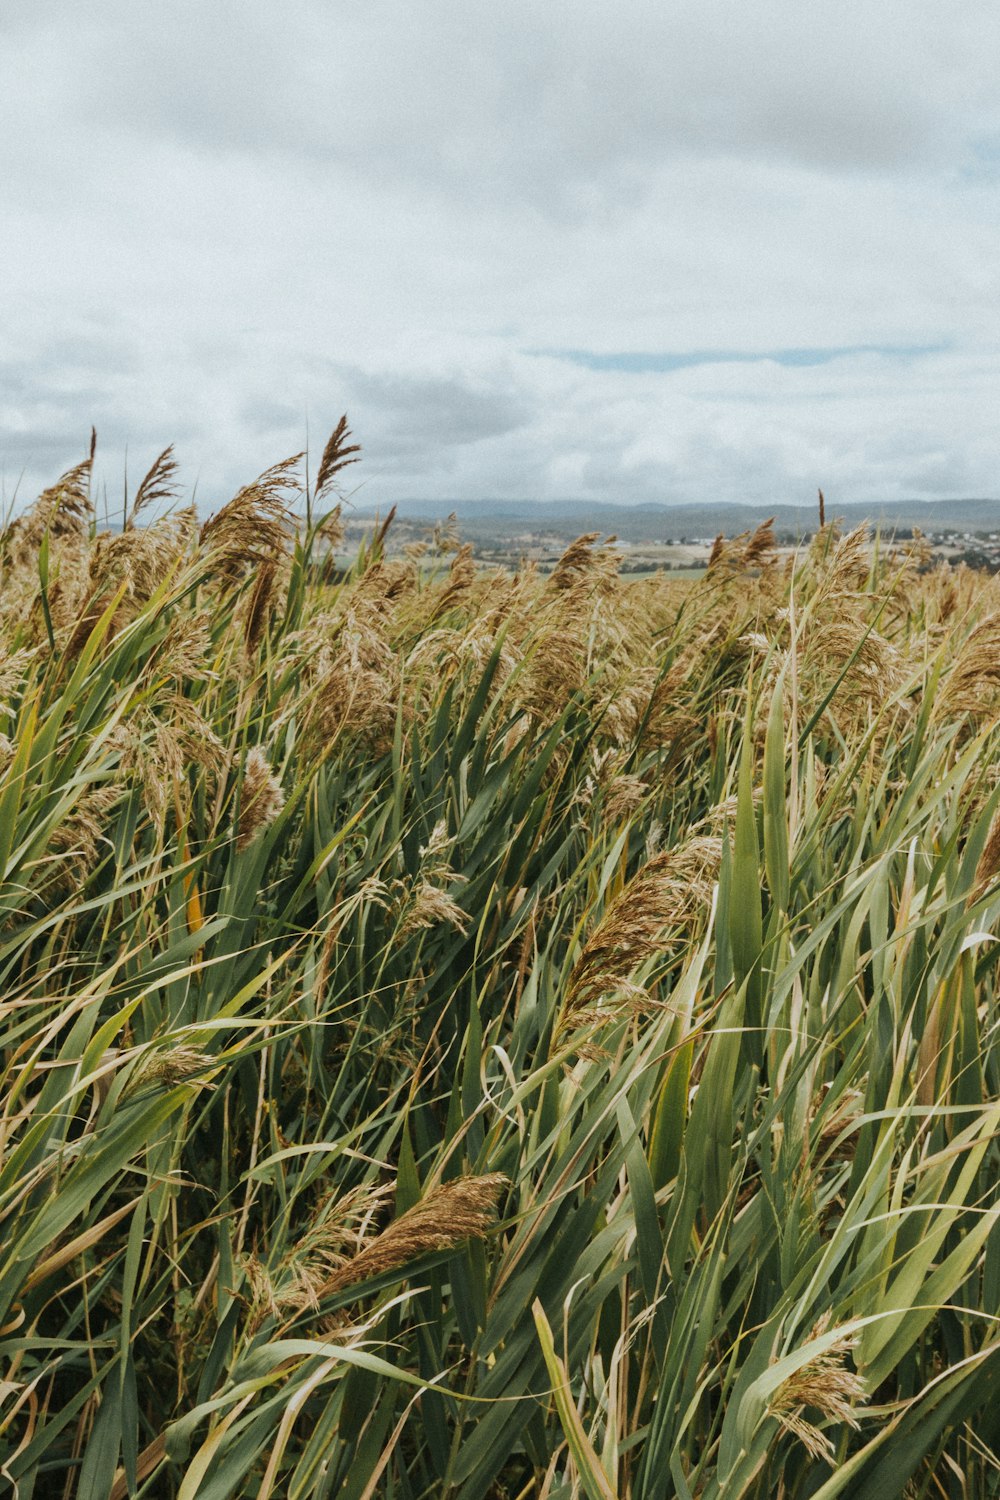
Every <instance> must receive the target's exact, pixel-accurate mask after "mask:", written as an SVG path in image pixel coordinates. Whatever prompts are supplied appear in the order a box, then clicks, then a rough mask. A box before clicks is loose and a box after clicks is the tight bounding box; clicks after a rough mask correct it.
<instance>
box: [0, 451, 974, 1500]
mask: <svg viewBox="0 0 1000 1500" xmlns="http://www.w3.org/2000/svg"><path fill="white" fill-rule="evenodd" d="M356 456H357V452H356V449H355V448H354V446H353V445H352V444H351V443H350V442H349V434H348V432H347V430H346V424H344V423H342V424H341V425H340V426H339V427H338V429H337V431H336V432H335V433H334V435H333V437H332V438H331V441H330V443H329V444H328V446H327V449H326V452H325V454H324V456H323V461H322V463H321V464H320V466H319V470H318V473H317V475H316V480H315V483H313V484H312V485H311V486H310V487H309V488H308V489H306V487H305V484H304V481H303V480H302V478H301V476H302V473H303V467H302V464H301V463H299V462H296V461H292V460H289V461H288V462H287V463H285V464H279V465H277V466H276V467H275V468H274V469H272V470H270V471H268V473H266V474H265V475H263V476H261V478H260V479H259V480H257V481H255V482H254V483H252V484H250V485H248V486H247V488H246V489H244V490H242V491H241V492H240V493H239V494H238V495H237V496H236V497H235V499H233V500H232V501H230V502H229V504H227V505H226V506H224V507H223V508H222V509H221V510H219V511H217V512H216V514H215V515H214V516H213V517H212V518H211V519H209V520H208V521H207V522H205V523H204V524H203V525H201V526H200V528H199V525H198V522H197V520H196V518H195V517H194V515H193V513H191V512H190V511H185V510H182V509H171V508H170V507H171V496H172V494H173V492H174V485H175V477H176V476H175V471H174V465H173V459H172V457H171V455H170V453H169V450H168V452H167V453H166V454H164V455H163V456H162V457H161V459H160V460H158V461H157V464H156V465H154V467H153V470H152V471H151V473H150V474H149V475H148V476H147V478H146V480H144V481H143V484H142V486H141V487H140V488H139V490H138V491H137V492H136V494H135V496H134V497H133V499H132V500H131V502H130V503H129V504H128V507H127V510H126V513H125V515H124V517H123V529H121V530H119V531H117V532H115V533H103V534H102V533H99V532H98V530H97V528H96V524H95V521H94V516H93V510H92V506H91V500H90V493H89V480H90V466H91V463H92V457H93V455H91V458H90V459H88V460H86V461H85V462H84V463H83V464H81V465H80V466H79V467H78V468H77V469H75V470H73V471H72V472H70V473H69V474H67V475H65V476H64V477H63V479H62V480H61V481H60V482H59V483H58V484H57V485H55V486H54V487H53V489H51V490H49V491H47V492H46V493H45V494H44V495H43V496H42V497H41V498H40V500H39V501H38V502H37V503H36V505H35V506H34V507H33V508H32V509H31V510H29V511H27V512H26V513H25V514H24V515H23V516H22V517H20V518H19V519H18V520H16V521H14V522H12V523H11V524H9V525H8V527H7V529H6V531H5V532H4V535H3V550H2V568H3V584H2V590H0V622H2V637H0V639H2V659H0V704H2V706H3V710H4V713H5V715H6V719H5V721H4V724H3V729H4V735H3V737H2V738H0V767H2V769H0V875H2V882H3V884H2V906H3V910H2V917H0V921H2V926H0V981H2V982H0V1344H2V1361H0V1482H2V1483H5V1484H6V1486H7V1489H6V1490H5V1491H4V1493H8V1492H9V1493H10V1494H11V1495H14V1496H17V1497H19V1500H32V1497H34V1500H49V1497H63V1496H65V1497H74V1500H108V1497H109V1496H111V1497H113V1500H124V1497H125V1496H145V1497H150V1500H153V1497H155V1500H160V1497H167V1500H196V1497H197V1500H225V1497H244V1496H245V1497H255V1500H266V1497H279V1496H280V1497H288V1500H319V1497H337V1500H370V1497H375V1496H384V1497H393V1500H430V1497H444V1500H560V1497H561V1500H570V1497H577V1496H580V1497H586V1500H612V1497H626V1500H672V1497H677V1500H694V1497H698V1500H743V1497H747V1500H771V1497H783V1500H806V1497H811V1500H833V1497H834V1496H844V1497H848V1500H891V1497H894V1496H900V1497H903V1496H906V1497H927V1500H932V1497H945V1496H947V1497H952V1496H954V1497H987V1496H996V1495H1000V1458H998V1457H997V1454H998V1452H1000V1402H998V1396H1000V1359H998V1358H997V1354H998V1352H1000V1322H998V1320H1000V1171H998V1168H1000V1150H998V1129H1000V1037H998V1025H997V1023H998V1013H997V1003H996V988H997V962H998V960H997V948H996V937H995V936H994V932H993V929H994V928H995V927H996V924H997V918H998V916H1000V815H998V814H1000V775H998V764H1000V762H998V752H1000V727H998V726H1000V585H997V584H995V583H993V582H992V581H991V580H989V579H985V578H982V577H979V576H977V575H975V574H973V573H970V572H968V571H966V570H963V569H956V570H949V569H937V570H934V571H930V572H928V571H926V569H925V568H924V566H923V565H924V562H925V558H924V556H923V554H922V552H921V548H920V544H919V543H917V544H915V545H914V546H913V547H912V548H911V550H910V551H909V552H906V551H905V550H904V551H902V552H898V553H897V554H895V555H893V556H891V557H888V556H884V557H881V558H880V557H879V556H877V555H873V554H872V550H871V548H870V547H869V544H868V538H867V534H866V532H865V531H864V528H860V529H859V530H857V531H854V532H848V533H846V534H841V532H840V531H839V530H838V528H837V527H836V526H835V525H830V526H825V527H824V528H823V529H822V530H820V531H819V533H818V534H817V536H816V537H815V539H814V540H813V542H812V543H811V545H810V546H809V548H808V549H804V550H803V551H802V552H800V553H799V554H797V555H795V556H789V557H783V558H780V559H779V558H778V556H777V554H776V552H775V549H774V547H773V539H772V537H771V534H770V533H769V531H768V529H767V528H766V527H761V528H759V529H758V530H757V531H756V532H754V533H752V534H750V535H746V536H743V537H740V538H736V539H735V540H731V541H729V542H726V543H724V544H719V545H718V546H717V547H716V548H715V549H714V552H713V557H712V561H711V564H710V566H709V567H708V568H707V570H705V571H704V573H703V574H702V575H701V576H700V577H699V578H697V579H693V580H685V581H681V580H672V579H670V578H669V577H667V576H657V577H651V578H644V579H635V580H629V579H627V578H625V577H623V576H621V575H620V574H619V571H618V562H617V558H616V555H615V553H614V551H613V549H612V548H609V547H606V546H603V545H601V542H600V538H599V537H597V536H587V537H583V538H581V539H580V540H578V541H576V542H574V543H573V544H572V545H570V546H569V547H568V549H567V550H566V552H565V554H564V556H563V557H562V559H561V560H560V561H559V563H558V564H557V566H556V567H555V568H554V569H553V570H552V571H551V572H550V573H547V574H541V573H537V572H535V571H534V570H533V569H531V568H530V567H529V568H527V569H525V570H522V571H521V572H514V573H512V572H506V571H499V570H498V571H496V572H492V571H486V570H483V569H477V568H476V567H475V565H474V564H473V561H472V559H471V557H470V554H469V551H468V550H467V549H464V548H461V547H460V546H458V545H457V543H455V542H453V541H452V540H451V539H450V538H448V537H442V538H441V551H440V555H435V556H434V557H433V558H429V557H428V556H424V557H422V558H420V559H416V558H414V559H403V560H397V561H392V560H390V559H389V558H387V556H386V555H385V547H386V535H385V532H384V529H383V528H379V529H377V530H375V531H373V532H372V533H371V534H370V535H369V536H368V538H367V539H366V541H365V542H364V544H363V546H362V547H361V549H360V551H359V553H358V555H357V557H356V560H355V561H354V562H353V563H352V564H351V566H350V568H349V569H347V570H346V571H345V570H341V571H339V572H338V571H337V570H335V568H334V566H333V564H334V561H335V559H336V556H337V546H338V537H339V533H338V527H339V524H340V518H339V514H338V508H337V503H336V502H337V498H338V485H339V484H340V481H341V476H342V473H343V469H344V467H345V465H346V464H347V463H349V462H352V461H354V460H355V459H356ZM293 508H294V509H295V511H296V513H297V514H299V515H302V514H304V515H305V517H306V519H305V521H304V522H301V523H300V524H298V525H297V526H293V524H292V519H291V511H292V509H293ZM164 512H166V513H165V514H163V513H164Z"/></svg>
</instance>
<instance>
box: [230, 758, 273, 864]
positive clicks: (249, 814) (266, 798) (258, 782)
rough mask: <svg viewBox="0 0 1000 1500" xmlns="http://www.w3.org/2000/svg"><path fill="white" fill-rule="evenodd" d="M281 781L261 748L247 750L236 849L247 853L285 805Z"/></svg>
mask: <svg viewBox="0 0 1000 1500" xmlns="http://www.w3.org/2000/svg"><path fill="white" fill-rule="evenodd" d="M284 802H285V797H284V793H283V792H282V790H281V782H280V781H279V780H278V778H277V776H275V774H274V772H273V771H272V770H271V767H270V764H269V763H268V759H267V756H266V755H265V754H264V752H263V750H261V748H260V746H259V745H254V747H253V749H251V750H248V751H247V758H246V762H245V765H244V770H243V787H242V791H241V793H240V818H239V826H238V828H237V831H236V847H237V849H239V850H240V851H242V850H244V849H245V848H246V847H247V846H248V845H249V844H251V843H252V842H253V840H254V839H255V838H256V837H257V835H258V833H261V832H262V831H263V830H264V829H265V828H267V827H269V826H270V824H272V823H273V822H274V820H275V818H276V817H277V816H278V814H279V813H280V811H281V809H282V807H283V806H284Z"/></svg>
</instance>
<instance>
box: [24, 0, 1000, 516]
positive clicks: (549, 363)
mask: <svg viewBox="0 0 1000 1500" xmlns="http://www.w3.org/2000/svg"><path fill="white" fill-rule="evenodd" d="M998 64H1000V7H998V5H997V3H996V0H961V3H960V4H958V5H947V4H945V3H944V0H838V3H837V4H836V5H828V6H810V5H805V4H803V3H802V0H502V3H497V0H490V3H488V4H487V3H482V0H461V3H459V0H167V3H166V4H161V5H157V6H148V5H142V4H136V3H135V0H120V3H118V0H88V3H87V4H81V3H80V0H0V143H2V145H0V151H2V159H0V273H2V274H0V466H2V471H3V487H4V493H5V495H6V497H7V499H8V500H9V498H10V495H11V493H12V491H13V490H14V487H15V485H17V484H18V482H19V480H20V485H21V494H22V495H24V496H26V497H27V496H30V494H33V493H34V492H36V491H37V489H38V487H39V486H40V485H42V484H44V483H47V482H50V481H51V479H52V478H53V477H54V476H55V475H56V474H57V473H58V472H59V471H60V468H61V467H64V466H65V465H66V464H68V463H70V462H73V461H74V460H76V459H77V458H78V457H80V456H82V455H83V453H84V451H85V448H86V442H87V438H88V434H89V429H90V424H91V422H93V423H94V424H95V425H96V427H97V431H98V440H99V452H100V454H101V456H102V462H101V468H100V473H101V475H102V480H103V482H105V483H106V484H107V486H108V490H109V493H110V494H111V496H112V498H115V497H116V496H117V495H118V494H120V488H121V472H122V466H123V460H124V455H125V451H126V446H127V450H128V465H129V471H130V474H134V475H136V476H138V474H139V473H140V472H141V470H142V469H143V468H144V467H145V465H146V464H148V462H149V461H150V459H151V458H152V457H153V456H154V455H155V453H156V452H157V451H158V450H159V448H161V447H163V446H164V445H165V444H166V443H167V442H171V441H173V442H175V443H176V444H177V450H178V456H179V458H180V459H181V461H182V465H183V473H184V476H185V479H186V481H187V482H188V484H189V485H190V484H193V483H194V481H195V480H197V484H198V499H199V503H200V504H201V505H202V507H203V508H206V509H207V508H209V507H210V506H212V505H214V504H218V503H220V502H221V501H222V500H224V499H226V498H227V497H228V494H229V493H230V492H231V491H232V489H233V487H234V486H236V485H238V484H239V483H241V482H244V481H246V480H248V479H250V478H252V477H253V475H254V474H255V473H256V472H257V471H258V470H259V469H261V468H262V467H264V466H265V465H267V464H269V463H271V462H273V461H276V460H277V459H279V458H283V457H285V456H286V455H287V454H288V453H290V452H294V451H296V450H297V449H299V448H301V447H303V446H304V445H305V442H306V436H307V432H308V434H309V437H310V441H311V443H312V445H313V446H321V445H322V442H323V440H324V439H325V437H326V434H327V432H328V430H329V429H330V427H331V426H332V425H333V423H334V422H335V420H336V418H337V417H338V416H339V415H340V413H341V411H345V410H346V411H347V412H348V414H349V418H350V420H351V424H352V427H353V429H354V432H355V436H356V437H357V438H358V439H359V440H360V441H361V442H362V443H363V444H364V449H365V459H364V463H363V465H362V466H360V467H359V468H357V469H355V470H353V471H351V472H352V473H353V474H354V475H356V476H357V478H358V480H363V481H364V488H363V490H362V492H361V495H360V496H359V497H358V498H359V499H363V500H364V501H365V502H368V501H371V502H378V503H381V502H387V501H391V500H395V499H399V498H402V497H406V496H433V497H436V498H444V497H456V498H467V497H485V496H511V497H526V496H537V497H539V498H540V499H545V498H555V497H566V496H577V495H579V496H589V497H592V498H602V499H623V500H627V499H632V500H664V501H692V500H694V501H697V500H709V499H718V500H740V499H745V500H753V501H764V502H769V501H770V500H772V499H773V500H775V501H781V502H785V501H801V502H806V503H809V502H811V500H812V497H813V496H814V494H815V488H816V486H817V485H822V486H823V487H824V489H825V490H826V491H827V492H828V494H829V495H831V496H832V497H833V498H834V499H835V500H839V501H844V502H846V501H850V500H869V499H873V500H885V499H892V498H895V497H902V496H923V497H927V498H934V497H939V496H949V495H950V496H965V495H979V496H981V495H998V494H1000V473H998V460H1000V402H998V395H1000V389H998V387H1000V381H998V374H997V353H998V344H1000V339H998V332H1000V295H998V294H1000V237H998V228H1000V194H998V184H1000V91H998V89H997V83H996V79H997V71H998ZM22 472H23V479H21V478H20V476H21V475H22Z"/></svg>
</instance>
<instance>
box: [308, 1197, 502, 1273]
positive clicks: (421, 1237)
mask: <svg viewBox="0 0 1000 1500" xmlns="http://www.w3.org/2000/svg"><path fill="white" fill-rule="evenodd" d="M509 1185H510V1181H509V1178H507V1177H505V1176H504V1174H503V1173H502V1172H490V1173H487V1174H486V1175H485V1176H482V1177H457V1178H455V1179H454V1180H453V1181H451V1182H442V1183H440V1184H439V1186H437V1187H434V1188H431V1189H430V1191H429V1192H428V1193H427V1194H426V1195H425V1196H424V1197H423V1198H421V1200H420V1202H419V1203H415V1204H414V1205H413V1207H412V1208H408V1209H407V1210H406V1212H405V1213H403V1214H401V1215H400V1216H399V1218H398V1219H394V1220H393V1222H392V1223H391V1224H389V1225H388V1227H387V1228H385V1229H383V1231H382V1233H381V1234H379V1235H376V1236H375V1238H374V1239H373V1240H371V1241H370V1242H369V1243H368V1244H367V1245H365V1247H364V1248H363V1249H362V1250H360V1251H359V1252H358V1254H357V1255H355V1256H354V1257H353V1258H352V1259H351V1260H349V1261H347V1262H345V1264H343V1265H342V1266H339V1267H338V1268H337V1269H336V1270H335V1271H333V1272H332V1273H331V1274H330V1275H329V1276H328V1277H327V1279H326V1281H325V1283H324V1284H323V1287H322V1290H321V1294H322V1295H323V1296H329V1295H330V1294H331V1293H333V1292H340V1291H344V1290H345V1289H346V1288H347V1287H352V1286H357V1285H359V1284H360V1283H361V1282H364V1281H370V1280H371V1279H372V1278H373V1277H375V1276H381V1275H382V1274H383V1273H384V1272H386V1271H396V1270H399V1269H401V1268H402V1267H403V1266H405V1265H407V1264H408V1263H409V1262H410V1261H412V1260H416V1259H417V1257H418V1256H420V1255H427V1254H429V1253H430V1252H431V1251H434V1250H451V1249H453V1248H454V1247H455V1246H456V1245H460V1244H462V1242H463V1241H464V1240H469V1239H482V1238H483V1236H484V1235H485V1234H486V1232H487V1230H488V1229H489V1228H490V1226H491V1224H492V1223H493V1221H494V1218H495V1216H496V1206H497V1200H498V1199H499V1197H500V1194H501V1193H502V1192H503V1191H504V1189H505V1188H506V1187H508V1186H509Z"/></svg>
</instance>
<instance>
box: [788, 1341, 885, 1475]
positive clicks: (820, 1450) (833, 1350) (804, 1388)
mask: <svg viewBox="0 0 1000 1500" xmlns="http://www.w3.org/2000/svg"><path fill="white" fill-rule="evenodd" d="M828 1321H829V1319H828V1318H827V1319H825V1320H821V1321H820V1322H819V1323H817V1325H816V1327H815V1328H814V1329H813V1331H812V1333H811V1334H810V1339H814V1338H818V1337H819V1336H820V1334H822V1332H823V1330H824V1328H825V1326H826V1322H828ZM854 1343H855V1340H854V1339H851V1338H842V1339H837V1340H836V1341H835V1343H833V1344H832V1345H831V1346H830V1348H829V1349H827V1350H826V1351H825V1352H824V1353H823V1354H818V1355H817V1356H816V1358H815V1359H812V1360H810V1361H809V1363H808V1364H807V1365H803V1367H802V1368H801V1369H800V1370H796V1372H795V1374H794V1375H790V1376H789V1377H788V1379H787V1380H785V1381H783V1382H782V1384H781V1385H780V1386H779V1387H778V1389H777V1390H776V1391H775V1393H774V1395H773V1396H772V1397H771V1401H770V1403H769V1406H768V1411H769V1412H770V1414H771V1416H773V1417H777V1419H778V1421H779V1422H780V1423H781V1425H782V1427H784V1428H785V1429H786V1431H788V1432H790V1433H792V1434H793V1435H794V1436H795V1437H797V1438H798V1440H799V1442H800V1443H801V1444H802V1446H803V1447H804V1448H805V1449H806V1451H807V1452H808V1453H809V1454H810V1455H811V1456H812V1457H813V1458H817V1459H822V1460H824V1461H825V1462H826V1463H829V1464H832V1463H833V1458H834V1448H833V1444H832V1443H831V1441H830V1439H829V1438H828V1437H827V1436H826V1434H825V1433H824V1432H821V1431H820V1430H819V1428H818V1427H817V1426H816V1424H815V1423H814V1422H811V1421H810V1420H809V1419H808V1417H807V1416H806V1415H805V1413H806V1411H807V1410H808V1409H809V1408H812V1409H813V1410H814V1411H817V1412H819V1414H820V1418H821V1420H823V1421H827V1422H836V1423H838V1424H841V1425H846V1426H848V1427H853V1428H854V1429H855V1430H857V1428H859V1427H860V1426H861V1422H860V1420H859V1418H858V1414H857V1411H856V1410H855V1407H856V1406H857V1405H858V1403H859V1402H862V1401H864V1400H866V1398H867V1391H866V1390H865V1385H864V1381H863V1380H862V1379H861V1377H860V1376H859V1375H856V1374H855V1373H854V1371H853V1370H849V1369H848V1368H847V1355H848V1354H849V1352H850V1351H851V1349H852V1348H853V1347H854Z"/></svg>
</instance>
